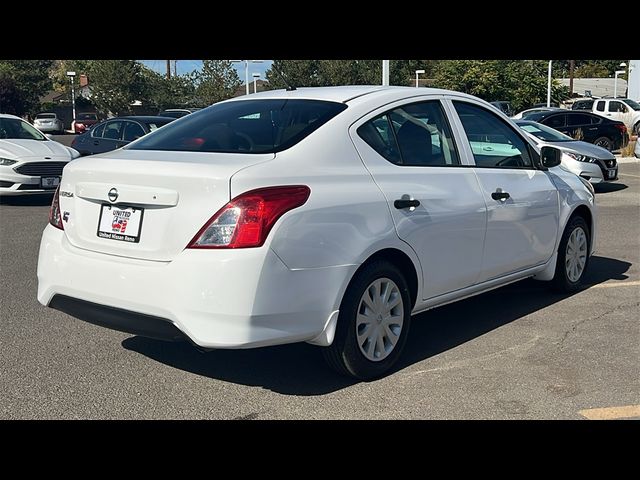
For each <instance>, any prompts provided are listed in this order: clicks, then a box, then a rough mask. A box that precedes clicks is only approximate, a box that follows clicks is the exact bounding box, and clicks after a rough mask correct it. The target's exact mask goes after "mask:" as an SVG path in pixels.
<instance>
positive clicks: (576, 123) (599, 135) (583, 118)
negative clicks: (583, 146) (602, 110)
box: [527, 110, 629, 151]
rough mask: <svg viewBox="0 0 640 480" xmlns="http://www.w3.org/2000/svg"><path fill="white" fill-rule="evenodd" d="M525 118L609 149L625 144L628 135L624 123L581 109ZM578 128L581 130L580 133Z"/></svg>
mask: <svg viewBox="0 0 640 480" xmlns="http://www.w3.org/2000/svg"><path fill="white" fill-rule="evenodd" d="M527 120H532V121H534V122H538V123H542V124H543V125H547V126H548V127H551V128H555V129H556V130H559V131H560V132H562V133H564V134H566V135H569V136H570V137H572V138H575V139H576V140H582V141H584V142H589V143H593V144H594V145H598V146H599V147H602V148H606V149H607V150H609V151H612V150H618V149H620V148H622V147H624V146H626V145H627V143H628V142H629V136H628V135H627V127H626V126H625V124H624V123H622V122H618V121H617V120H610V119H608V118H605V117H601V116H600V115H596V114H595V113H588V112H585V111H581V110H553V111H548V112H538V113H533V114H531V115H529V116H527ZM579 130H580V131H581V132H582V134H581V135H580V133H579Z"/></svg>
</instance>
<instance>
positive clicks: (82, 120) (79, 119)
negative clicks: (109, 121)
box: [33, 108, 200, 134]
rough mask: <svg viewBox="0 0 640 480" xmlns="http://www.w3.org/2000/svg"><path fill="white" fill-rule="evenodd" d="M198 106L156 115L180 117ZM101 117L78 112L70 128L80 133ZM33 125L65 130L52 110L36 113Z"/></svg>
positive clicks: (61, 131)
mask: <svg viewBox="0 0 640 480" xmlns="http://www.w3.org/2000/svg"><path fill="white" fill-rule="evenodd" d="M197 110H200V109H199V108H170V109H167V110H164V111H162V112H160V113H159V114H158V115H157V116H159V117H168V118H173V119H175V118H180V117H184V116H185V115H189V114H190V113H193V112H195V111H197ZM102 120H104V119H103V118H101V117H100V116H99V115H98V114H97V113H95V112H86V113H78V114H77V115H76V118H75V119H73V121H72V122H71V130H72V131H73V132H74V133H77V134H81V133H84V132H86V131H87V130H90V129H91V128H92V127H94V126H95V125H96V124H98V123H100V122H101V121H102ZM33 126H34V127H36V128H37V129H38V130H40V131H41V132H44V133H56V134H63V133H64V132H65V128H64V122H63V121H62V119H60V118H59V117H58V115H57V114H56V113H54V112H43V113H39V114H37V115H36V118H35V119H34V121H33Z"/></svg>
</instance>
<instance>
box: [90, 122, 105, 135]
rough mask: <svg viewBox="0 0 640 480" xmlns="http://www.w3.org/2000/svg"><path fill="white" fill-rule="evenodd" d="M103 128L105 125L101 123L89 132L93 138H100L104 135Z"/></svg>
mask: <svg viewBox="0 0 640 480" xmlns="http://www.w3.org/2000/svg"><path fill="white" fill-rule="evenodd" d="M104 126H105V124H104V123H103V124H102V125H98V126H97V127H96V128H94V129H93V130H91V136H92V137H95V138H101V137H102V134H103V133H104Z"/></svg>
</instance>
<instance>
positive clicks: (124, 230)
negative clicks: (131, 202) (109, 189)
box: [96, 203, 144, 243]
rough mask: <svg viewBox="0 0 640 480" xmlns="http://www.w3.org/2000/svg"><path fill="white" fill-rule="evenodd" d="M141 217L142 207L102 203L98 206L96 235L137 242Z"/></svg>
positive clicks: (142, 213)
mask: <svg viewBox="0 0 640 480" xmlns="http://www.w3.org/2000/svg"><path fill="white" fill-rule="evenodd" d="M143 219H144V208H138V207H131V206H128V205H127V206H125V205H122V206H115V205H109V204H106V203H103V204H102V205H101V206H100V215H99V216H98V230H97V232H96V235H97V236H98V237H100V238H104V239H108V240H116V241H120V242H128V243H139V242H140V234H141V232H142V221H143Z"/></svg>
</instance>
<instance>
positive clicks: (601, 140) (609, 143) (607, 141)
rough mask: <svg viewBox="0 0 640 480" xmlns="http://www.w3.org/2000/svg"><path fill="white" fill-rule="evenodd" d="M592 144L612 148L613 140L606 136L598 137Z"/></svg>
mask: <svg viewBox="0 0 640 480" xmlns="http://www.w3.org/2000/svg"><path fill="white" fill-rule="evenodd" d="M593 144H594V145H597V146H598V147H602V148H606V149H607V150H609V151H611V150H613V142H612V141H611V140H610V139H609V138H607V137H598V138H596V139H595V140H594V141H593Z"/></svg>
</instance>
